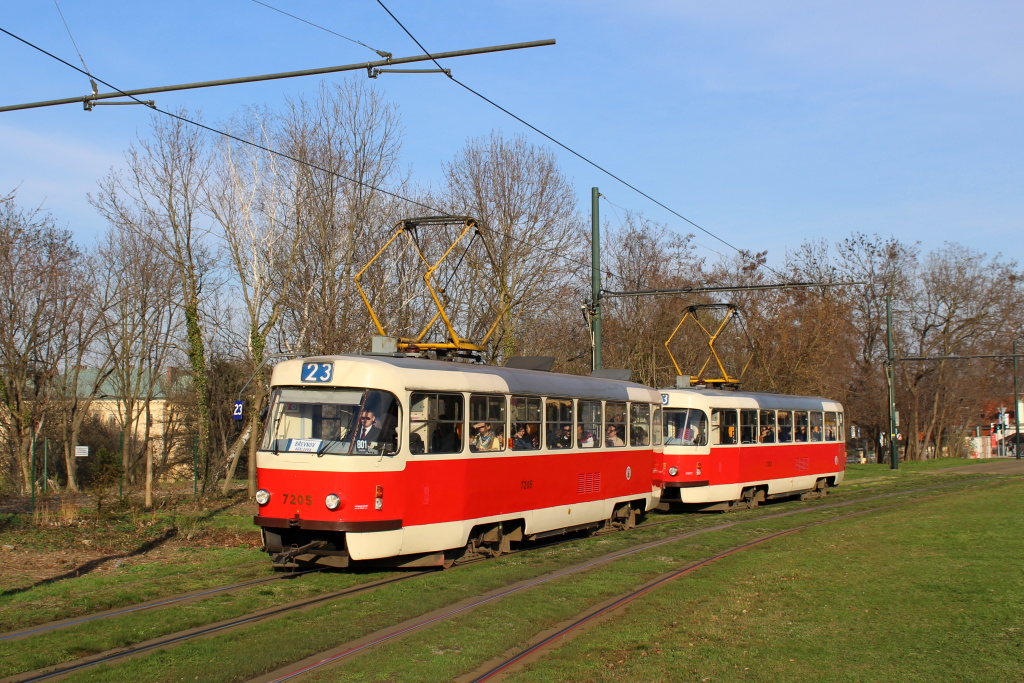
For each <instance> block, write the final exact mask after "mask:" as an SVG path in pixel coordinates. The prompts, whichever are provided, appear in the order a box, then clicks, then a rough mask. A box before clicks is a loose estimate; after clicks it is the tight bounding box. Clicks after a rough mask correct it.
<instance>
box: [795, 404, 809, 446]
mask: <svg viewBox="0 0 1024 683" xmlns="http://www.w3.org/2000/svg"><path fill="white" fill-rule="evenodd" d="M793 422H794V424H795V425H796V428H795V431H794V432H793V434H794V436H795V437H796V438H795V439H794V441H807V411H806V410H797V411H795V412H794V413H793Z"/></svg>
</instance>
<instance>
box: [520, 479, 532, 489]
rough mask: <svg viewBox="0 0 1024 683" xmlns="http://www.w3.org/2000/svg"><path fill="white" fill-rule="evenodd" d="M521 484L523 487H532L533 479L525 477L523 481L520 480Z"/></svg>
mask: <svg viewBox="0 0 1024 683" xmlns="http://www.w3.org/2000/svg"><path fill="white" fill-rule="evenodd" d="M521 484H522V487H523V488H524V489H532V488H533V479H526V480H525V481H523V482H521Z"/></svg>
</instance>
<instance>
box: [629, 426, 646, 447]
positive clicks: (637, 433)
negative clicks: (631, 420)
mask: <svg viewBox="0 0 1024 683" xmlns="http://www.w3.org/2000/svg"><path fill="white" fill-rule="evenodd" d="M629 434H630V436H631V437H632V438H633V442H632V443H633V445H634V446H647V445H648V443H647V430H646V429H644V428H643V427H633V429H632V430H631V431H630V433H629Z"/></svg>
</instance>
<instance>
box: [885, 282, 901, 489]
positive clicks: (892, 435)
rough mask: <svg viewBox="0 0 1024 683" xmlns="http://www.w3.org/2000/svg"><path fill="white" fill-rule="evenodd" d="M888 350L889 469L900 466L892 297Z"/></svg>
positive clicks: (887, 318)
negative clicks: (897, 442) (897, 444)
mask: <svg viewBox="0 0 1024 683" xmlns="http://www.w3.org/2000/svg"><path fill="white" fill-rule="evenodd" d="M885 334H886V351H887V353H888V357H887V359H886V361H885V378H886V381H887V382H888V384H889V469H892V470H898V469H899V468H900V455H899V450H898V449H897V447H896V373H895V372H894V370H893V368H894V359H893V352H892V297H890V296H887V297H885Z"/></svg>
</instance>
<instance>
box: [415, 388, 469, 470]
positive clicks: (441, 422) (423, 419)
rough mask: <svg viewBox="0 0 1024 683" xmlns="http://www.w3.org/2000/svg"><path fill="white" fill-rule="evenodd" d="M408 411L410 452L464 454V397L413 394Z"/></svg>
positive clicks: (458, 395) (457, 395) (456, 395)
mask: <svg viewBox="0 0 1024 683" xmlns="http://www.w3.org/2000/svg"><path fill="white" fill-rule="evenodd" d="M410 399H411V405H410V409H409V452H410V453H412V454H413V455H416V454H419V453H461V452H462V445H463V440H462V423H463V412H462V394H434V393H429V394H428V393H421V392H414V393H413V394H412V396H411V397H410Z"/></svg>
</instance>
